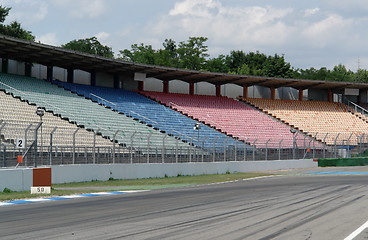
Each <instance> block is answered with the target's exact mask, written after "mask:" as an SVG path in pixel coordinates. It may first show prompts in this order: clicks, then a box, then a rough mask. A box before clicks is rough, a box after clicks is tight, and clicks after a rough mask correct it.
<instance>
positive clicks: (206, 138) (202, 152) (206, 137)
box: [202, 136, 208, 162]
mask: <svg viewBox="0 0 368 240" xmlns="http://www.w3.org/2000/svg"><path fill="white" fill-rule="evenodd" d="M207 139H208V136H207V137H205V138H204V139H203V141H202V162H204V142H205V141H206V140H207Z"/></svg>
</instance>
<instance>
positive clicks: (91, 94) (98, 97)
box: [89, 93, 118, 111]
mask: <svg viewBox="0 0 368 240" xmlns="http://www.w3.org/2000/svg"><path fill="white" fill-rule="evenodd" d="M91 96H94V97H96V98H97V99H101V100H102V104H103V105H105V106H106V104H104V103H103V102H104V101H105V102H108V103H110V104H111V105H113V106H115V111H117V110H118V108H117V105H116V103H113V102H110V101H109V100H106V99H104V98H102V97H100V96H97V95H96V94H93V93H89V98H90V99H92V98H91Z"/></svg>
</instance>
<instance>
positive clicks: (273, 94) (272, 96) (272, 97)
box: [270, 86, 276, 100]
mask: <svg viewBox="0 0 368 240" xmlns="http://www.w3.org/2000/svg"><path fill="white" fill-rule="evenodd" d="M270 89H271V99H272V100H275V92H276V90H275V87H274V86H272V87H270Z"/></svg>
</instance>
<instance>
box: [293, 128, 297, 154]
mask: <svg viewBox="0 0 368 240" xmlns="http://www.w3.org/2000/svg"><path fill="white" fill-rule="evenodd" d="M297 135H298V132H296V133H295V132H294V133H293V160H295V159H296V149H295V148H296V136H297Z"/></svg>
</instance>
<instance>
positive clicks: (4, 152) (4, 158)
mask: <svg viewBox="0 0 368 240" xmlns="http://www.w3.org/2000/svg"><path fill="white" fill-rule="evenodd" d="M0 151H1V146H0ZM3 167H6V146H5V145H4V151H3Z"/></svg>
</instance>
